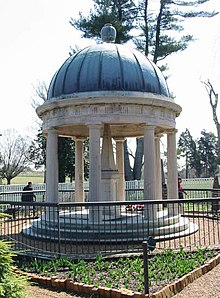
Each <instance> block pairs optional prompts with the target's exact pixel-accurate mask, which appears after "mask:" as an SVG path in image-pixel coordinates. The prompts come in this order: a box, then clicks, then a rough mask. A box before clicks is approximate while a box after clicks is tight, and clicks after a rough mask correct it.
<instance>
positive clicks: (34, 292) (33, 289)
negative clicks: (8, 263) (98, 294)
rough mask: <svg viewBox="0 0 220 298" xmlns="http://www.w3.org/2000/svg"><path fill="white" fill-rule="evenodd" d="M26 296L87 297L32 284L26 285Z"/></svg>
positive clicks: (37, 297)
mask: <svg viewBox="0 0 220 298" xmlns="http://www.w3.org/2000/svg"><path fill="white" fill-rule="evenodd" d="M27 291H28V294H27V298H88V297H89V296H86V295H78V294H77V295H76V294H75V293H66V292H62V291H56V290H54V289H45V288H43V287H40V286H37V285H32V286H27Z"/></svg>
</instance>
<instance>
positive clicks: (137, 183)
mask: <svg viewBox="0 0 220 298" xmlns="http://www.w3.org/2000/svg"><path fill="white" fill-rule="evenodd" d="M213 180H214V179H213V178H192V179H182V186H183V188H190V189H197V188H198V189H207V188H212V185H213ZM24 186H25V185H23V184H11V185H0V192H11V191H13V192H16V191H18V192H19V191H22V189H23V188H24ZM143 188H144V181H143V180H133V181H126V189H143ZM33 189H34V190H45V189H46V184H45V183H39V184H33ZM59 189H60V190H71V189H73V190H74V189H75V183H74V182H73V183H59ZM84 189H85V190H88V189H89V182H88V181H85V182H84Z"/></svg>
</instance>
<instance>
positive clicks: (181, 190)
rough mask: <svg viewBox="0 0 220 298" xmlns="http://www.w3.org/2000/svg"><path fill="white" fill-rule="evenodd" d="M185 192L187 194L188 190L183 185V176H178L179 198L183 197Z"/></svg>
mask: <svg viewBox="0 0 220 298" xmlns="http://www.w3.org/2000/svg"><path fill="white" fill-rule="evenodd" d="M183 194H185V195H187V192H186V191H185V190H184V189H183V187H182V178H181V177H180V176H179V177H178V197H179V199H181V200H182V199H183Z"/></svg>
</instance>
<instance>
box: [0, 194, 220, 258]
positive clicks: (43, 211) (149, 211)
mask: <svg viewBox="0 0 220 298" xmlns="http://www.w3.org/2000/svg"><path fill="white" fill-rule="evenodd" d="M191 192H193V194H194V195H195V194H198V195H199V194H201V190H192V189H190V190H187V193H188V194H189V193H191ZM219 194H220V190H218V189H217V190H216V189H215V190H203V193H202V194H201V196H202V198H197V199H188V198H186V199H183V200H178V199H175V200H162V201H161V200H156V201H144V200H143V199H142V195H143V190H132V191H131V190H129V191H127V192H126V201H124V202H108V203H107V202H99V203H97V202H96V203H91V202H85V203H75V202H71V200H74V192H73V191H61V192H60V193H59V195H60V200H61V202H60V203H59V204H50V203H46V202H44V195H45V193H44V191H38V192H35V195H36V201H35V202H30V203H29V202H21V193H14V192H10V193H7V194H6V193H4V194H1V195H0V209H1V212H2V213H4V217H2V219H1V235H0V237H1V239H4V240H8V241H12V242H13V243H14V249H15V250H16V251H19V253H21V254H29V255H36V256H47V257H55V256H68V257H69V256H71V257H76V258H78V257H84V258H85V257H88V258H89V257H94V256H97V254H102V255H108V256H109V255H112V254H114V255H115V254H121V253H134V252H141V251H142V243H143V241H146V240H147V239H148V237H149V236H151V237H153V239H154V240H155V241H156V247H155V249H158V250H159V249H164V248H172V249H179V248H181V247H185V248H186V249H194V248H197V247H213V248H216V247H217V248H220V228H219V219H220V213H219V210H220V195H219ZM206 196H209V197H207V198H206ZM212 196H213V197H212ZM204 197H205V198H204Z"/></svg>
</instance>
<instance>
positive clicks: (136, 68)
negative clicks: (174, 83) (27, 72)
mask: <svg viewBox="0 0 220 298" xmlns="http://www.w3.org/2000/svg"><path fill="white" fill-rule="evenodd" d="M92 91H135V92H150V93H155V94H159V95H164V96H166V97H169V91H168V88H167V84H166V81H165V79H164V77H163V75H162V73H161V71H160V70H159V69H158V67H157V66H156V65H155V64H154V63H153V62H151V61H150V60H149V59H148V58H146V57H145V56H144V55H143V54H142V53H140V52H138V51H137V50H135V49H132V48H128V47H126V46H123V45H120V44H113V43H104V44H98V45H94V46H90V47H87V48H85V49H83V50H81V51H79V52H78V53H76V54H75V55H73V56H71V57H70V58H69V59H67V60H66V61H65V62H64V64H63V65H62V66H61V67H60V69H59V70H58V71H57V72H56V74H55V75H54V77H53V79H52V81H51V83H50V87H49V91H48V100H52V99H62V98H68V97H71V95H72V94H74V93H79V92H92Z"/></svg>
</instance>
